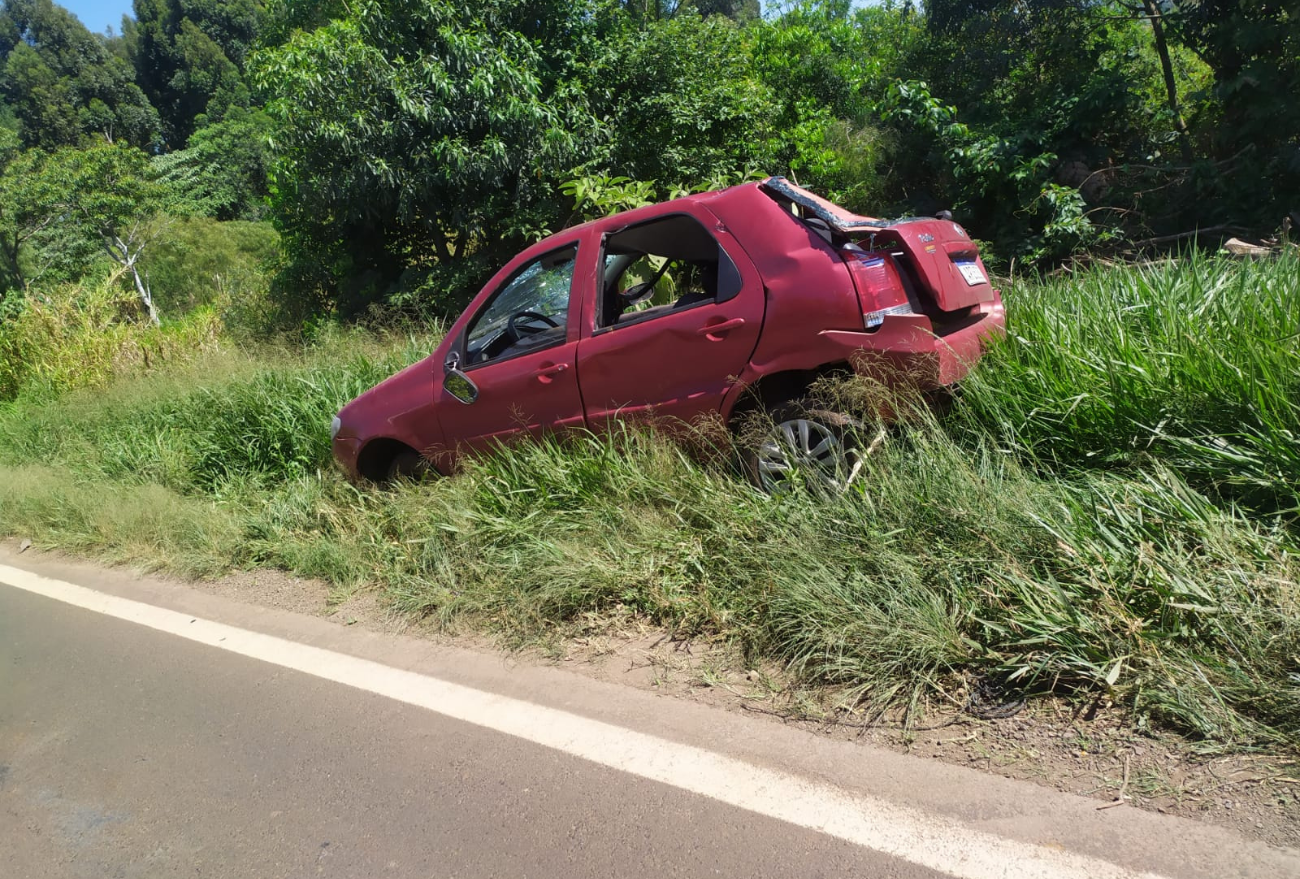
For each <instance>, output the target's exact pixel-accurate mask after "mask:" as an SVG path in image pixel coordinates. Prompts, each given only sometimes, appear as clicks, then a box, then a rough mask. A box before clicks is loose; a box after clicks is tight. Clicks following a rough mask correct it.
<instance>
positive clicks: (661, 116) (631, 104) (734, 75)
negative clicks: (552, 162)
mask: <svg viewBox="0 0 1300 879" xmlns="http://www.w3.org/2000/svg"><path fill="white" fill-rule="evenodd" d="M586 81H587V83H588V86H587V91H588V93H589V95H590V100H591V102H592V107H593V109H594V111H595V113H596V115H597V116H599V117H600V118H602V119H605V120H608V124H609V126H610V129H609V137H608V139H607V140H606V141H605V147H604V149H603V150H602V151H600V152H597V153H593V154H592V156H591V158H589V159H588V161H587V162H586V163H584V169H583V170H587V171H596V170H604V171H608V172H610V173H613V174H616V175H619V176H626V177H630V178H633V179H638V180H646V181H655V182H656V183H658V184H660V187H661V189H665V188H670V187H671V186H672V185H673V184H686V185H691V184H695V183H699V182H702V181H706V180H710V179H716V178H720V177H727V176H729V175H732V174H734V173H735V172H737V171H741V170H743V169H745V168H746V167H747V166H760V167H761V166H766V165H767V164H768V161H769V159H770V154H769V152H768V149H767V145H768V141H769V137H770V134H771V130H772V126H773V124H774V123H775V121H776V109H777V108H776V104H775V102H774V100H773V95H772V92H771V90H770V89H769V88H768V87H767V86H766V85H765V84H764V82H763V81H762V79H761V78H760V76H759V75H758V71H757V69H756V67H755V62H754V53H753V51H752V46H751V42H750V37H749V33H748V31H747V30H746V29H744V28H742V27H739V26H737V25H736V24H735V23H733V22H731V21H729V20H727V19H726V18H722V17H717V16H715V17H713V18H709V19H702V18H701V17H700V16H699V15H698V14H697V13H696V12H694V11H693V10H687V11H684V12H681V13H679V14H676V15H673V16H671V17H669V18H665V19H663V20H658V21H650V22H647V23H645V24H644V25H640V26H635V27H623V28H621V29H620V30H619V31H618V32H617V36H611V38H610V39H609V40H608V41H607V42H606V43H605V44H604V45H603V46H601V47H599V50H598V52H597V54H596V57H595V58H594V59H593V61H592V63H591V65H590V67H589V69H588V72H587V74H586Z"/></svg>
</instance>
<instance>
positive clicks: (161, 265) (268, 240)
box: [142, 217, 279, 315]
mask: <svg viewBox="0 0 1300 879" xmlns="http://www.w3.org/2000/svg"><path fill="white" fill-rule="evenodd" d="M278 257H279V236H278V235H277V234H276V232H275V229H274V228H273V227H272V226H271V224H270V223H266V222H260V223H252V222H247V221H241V220H230V221H225V222H219V221H217V220H212V219H209V218H206V217H186V218H179V219H175V220H172V221H169V223H168V225H167V229H166V230H165V234H162V235H160V236H158V238H157V240H156V241H155V242H154V243H153V244H152V245H151V246H150V247H149V248H148V250H146V251H145V254H144V256H143V258H142V265H143V267H144V271H145V273H146V274H147V275H148V277H149V283H150V287H151V289H152V290H153V294H154V298H155V299H156V301H157V303H158V308H159V310H160V311H161V312H162V313H163V314H166V315H182V314H186V313H188V312H190V311H192V310H193V309H195V308H199V307H202V306H209V305H216V306H219V307H222V308H230V307H231V306H238V305H239V304H240V303H241V302H244V301H247V300H249V299H257V298H260V297H263V296H265V293H266V286H267V284H268V280H269V275H270V273H271V271H272V267H273V266H274V265H275V263H276V261H277V259H278Z"/></svg>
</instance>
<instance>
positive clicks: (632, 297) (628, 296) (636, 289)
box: [617, 259, 673, 309]
mask: <svg viewBox="0 0 1300 879" xmlns="http://www.w3.org/2000/svg"><path fill="white" fill-rule="evenodd" d="M672 262H673V261H672V260H670V259H665V260H664V264H663V265H661V266H660V267H659V271H657V272H655V274H654V277H653V278H651V279H650V280H648V281H643V282H641V283H640V284H633V285H632V286H631V287H628V288H627V289H626V290H620V291H619V292H618V294H617V295H618V298H619V302H620V303H621V304H622V306H623V308H625V309H626V308H631V307H632V306H633V305H636V304H637V303H638V302H644V301H645V300H647V299H649V298H650V297H651V296H653V295H654V294H655V285H656V284H658V283H659V279H660V278H662V277H663V276H664V272H666V271H668V267H669V266H670V265H672Z"/></svg>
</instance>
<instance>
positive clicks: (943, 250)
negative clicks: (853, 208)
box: [762, 177, 997, 311]
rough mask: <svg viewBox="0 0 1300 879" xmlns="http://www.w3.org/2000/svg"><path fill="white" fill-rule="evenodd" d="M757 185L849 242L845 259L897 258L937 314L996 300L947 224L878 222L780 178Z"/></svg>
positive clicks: (970, 251)
mask: <svg viewBox="0 0 1300 879" xmlns="http://www.w3.org/2000/svg"><path fill="white" fill-rule="evenodd" d="M762 185H763V188H764V189H766V190H767V191H768V192H769V193H771V194H773V195H775V196H777V197H778V198H780V199H784V200H787V201H790V202H792V203H794V204H796V205H798V206H799V207H801V208H802V209H803V213H804V216H805V218H807V217H812V218H815V219H816V220H820V221H821V222H822V223H824V224H825V225H826V226H827V227H828V228H829V229H833V230H835V231H836V232H839V233H840V234H841V235H843V236H845V237H846V238H848V239H850V240H851V241H854V242H855V243H856V244H857V248H854V249H853V250H854V252H855V253H857V254H858V257H850V258H859V259H860V258H861V256H862V252H863V251H865V252H866V253H867V254H872V255H876V254H879V255H880V256H885V255H889V256H890V257H891V258H896V259H899V260H900V262H901V267H902V268H903V269H904V270H907V269H910V270H911V273H912V275H913V281H914V282H915V284H916V286H917V287H918V292H919V293H921V294H922V296H923V297H924V298H927V299H929V300H930V303H931V304H932V305H933V307H935V308H937V309H938V310H939V311H960V310H963V309H967V308H970V307H972V306H976V305H980V304H982V303H985V302H992V301H993V300H994V299H996V298H997V291H995V290H994V289H993V285H992V284H991V283H990V282H989V275H988V271H987V270H986V269H985V267H984V262H983V261H982V260H981V259H980V256H979V248H978V247H977V246H976V244H975V242H974V241H972V240H971V238H970V236H969V235H967V234H966V231H965V230H964V229H962V227H961V226H959V225H958V224H956V223H954V222H952V221H951V220H941V219H935V218H929V217H909V218H905V219H901V220H880V219H876V218H874V217H864V216H860V215H858V214H854V213H851V212H850V211H847V210H845V209H844V208H842V207H839V206H838V205H836V204H833V203H832V202H829V201H827V200H826V199H824V198H821V197H819V196H817V195H814V194H813V193H811V192H808V191H807V190H806V189H802V188H800V187H798V186H795V185H794V184H793V183H791V182H790V181H788V180H786V179H785V178H784V177H771V178H769V179H767V180H765V181H763V184H762ZM858 248H861V250H858Z"/></svg>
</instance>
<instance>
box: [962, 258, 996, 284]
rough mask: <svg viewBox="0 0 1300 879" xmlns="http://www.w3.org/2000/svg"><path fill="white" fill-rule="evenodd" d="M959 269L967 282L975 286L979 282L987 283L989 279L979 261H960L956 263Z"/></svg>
mask: <svg viewBox="0 0 1300 879" xmlns="http://www.w3.org/2000/svg"><path fill="white" fill-rule="evenodd" d="M956 266H957V271H959V272H961V276H962V277H963V278H965V279H966V283H967V284H969V285H970V286H972V287H974V286H975V285H977V284H987V283H988V282H989V279H988V278H986V277H984V270H983V269H981V268H980V267H979V264H978V263H973V262H959V263H956Z"/></svg>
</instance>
